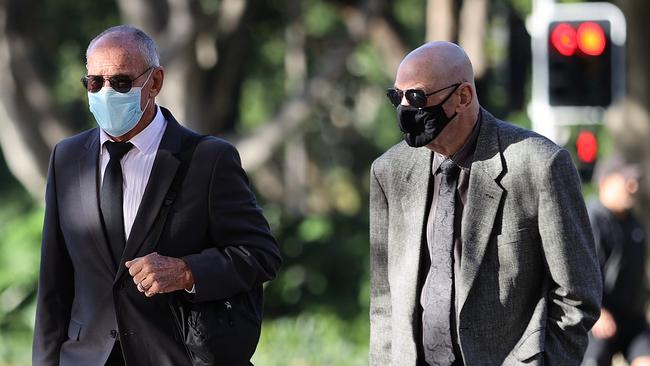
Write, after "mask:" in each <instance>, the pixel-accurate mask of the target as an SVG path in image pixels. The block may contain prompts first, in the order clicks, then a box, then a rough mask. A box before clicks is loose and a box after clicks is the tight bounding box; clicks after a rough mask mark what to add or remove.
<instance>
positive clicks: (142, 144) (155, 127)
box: [99, 104, 166, 154]
mask: <svg viewBox="0 0 650 366" xmlns="http://www.w3.org/2000/svg"><path fill="white" fill-rule="evenodd" d="M165 125H166V121H165V117H164V116H163V114H162V112H161V110H160V107H159V106H158V105H157V104H156V115H155V117H154V118H153V120H152V121H151V123H149V125H148V126H147V127H145V129H144V130H142V131H140V133H138V134H137V135H135V136H133V137H131V139H130V140H129V142H131V143H132V144H133V146H135V148H136V149H138V150H139V151H140V152H141V153H143V154H150V153H152V152H154V150H155V149H156V148H157V147H158V146H157V144H156V142H158V141H159V140H160V138H161V137H162V133H163V132H164V130H165ZM106 141H112V140H111V137H110V136H109V135H108V134H107V133H106V132H104V130H102V129H101V128H100V129H99V142H100V144H101V145H100V146H104V143H105V142H106Z"/></svg>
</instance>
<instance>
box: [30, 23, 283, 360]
mask: <svg viewBox="0 0 650 366" xmlns="http://www.w3.org/2000/svg"><path fill="white" fill-rule="evenodd" d="M86 58H87V64H86V66H87V69H88V75H86V76H84V77H83V78H82V79H81V80H82V83H83V86H84V87H85V89H86V90H87V92H88V102H89V107H90V111H91V112H92V114H93V116H94V117H95V120H96V122H97V124H98V127H97V128H94V129H91V130H88V131H85V132H83V133H81V134H78V135H76V136H72V137H70V138H67V139H65V140H63V141H61V142H59V143H58V144H57V145H56V147H55V148H54V150H53V152H52V156H51V160H50V166H49V174H48V181H47V191H46V209H45V222H44V225H43V239H42V254H41V269H40V278H39V284H38V297H37V302H36V306H37V308H36V326H35V329H34V347H33V365H36V366H43V365H51V366H54V365H63V366H65V365H70V366H73V365H74V366H78V365H89V366H90V365H109V366H115V365H129V366H131V365H134V366H143V365H152V366H164V365H170V366H182V365H191V364H196V365H198V364H200V365H215V364H218V365H235V366H238V365H248V364H249V360H250V358H251V356H252V354H253V352H254V351H255V346H256V345H257V341H258V338H259V334H260V327H259V324H260V321H261V316H262V283H263V282H265V281H267V280H270V279H272V278H273V277H274V276H275V275H276V273H277V271H278V268H279V266H280V255H279V250H278V246H277V243H276V242H275V239H274V238H273V236H272V235H271V233H270V230H269V226H268V224H267V222H266V220H265V219H264V217H263V216H262V211H261V210H260V208H259V207H258V205H257V203H256V201H255V197H254V195H253V193H252V191H251V189H250V187H249V185H248V179H247V178H246V174H245V173H244V171H243V170H242V168H241V164H240V161H239V155H238V153H237V150H236V149H235V148H234V147H233V146H232V145H231V144H229V143H228V142H226V141H224V140H221V139H218V138H216V137H208V136H200V135H197V134H196V133H195V132H193V131H190V130H188V129H186V128H184V127H182V126H181V125H180V124H179V123H178V122H177V121H176V119H175V118H174V117H173V116H172V114H171V112H170V111H169V110H167V109H165V108H163V107H161V106H159V105H157V104H156V101H155V98H156V96H157V95H158V93H160V91H161V89H162V86H163V79H164V70H163V67H162V66H161V65H160V62H159V57H158V53H157V51H156V46H155V44H154V42H153V40H152V39H151V38H150V37H149V36H148V35H147V34H145V33H144V32H142V31H141V30H139V29H136V28H133V27H129V26H117V27H113V28H109V29H107V30H106V31H104V32H103V33H101V34H100V35H98V36H97V37H96V38H95V39H93V41H92V42H91V43H90V45H89V46H88V50H87V52H86ZM172 309H174V313H172V311H171V310H172ZM181 309H183V310H184V312H182V313H181V312H180V310H181ZM172 314H176V315H177V316H176V317H174V316H172ZM183 316H184V317H183ZM188 316H190V318H189V320H188V318H187V317H188ZM178 319H181V320H178Z"/></svg>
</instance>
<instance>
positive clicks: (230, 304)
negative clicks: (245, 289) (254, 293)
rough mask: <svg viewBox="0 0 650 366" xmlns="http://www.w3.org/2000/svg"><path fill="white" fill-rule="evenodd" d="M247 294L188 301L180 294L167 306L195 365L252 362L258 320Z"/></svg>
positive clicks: (205, 365)
mask: <svg viewBox="0 0 650 366" xmlns="http://www.w3.org/2000/svg"><path fill="white" fill-rule="evenodd" d="M248 295H249V294H248V293H243V294H240V295H237V296H235V297H233V298H231V299H227V300H218V301H209V302H198V303H191V302H189V301H187V300H186V299H183V296H175V297H173V298H172V299H171V300H170V309H171V311H172V314H173V316H174V320H175V322H176V325H177V327H178V329H179V332H180V334H181V337H182V340H183V342H184V344H185V348H186V350H187V353H188V355H189V357H190V359H191V360H192V364H193V365H195V366H209V365H210V366H211V365H233V366H240V365H241V366H244V365H252V363H250V359H251V357H252V356H253V353H254V352H255V348H256V347H257V342H258V341H259V336H260V330H261V321H260V319H259V318H258V317H257V315H256V312H255V311H254V310H252V309H251V308H250V304H247V302H248V301H249V300H248V298H249V296H248Z"/></svg>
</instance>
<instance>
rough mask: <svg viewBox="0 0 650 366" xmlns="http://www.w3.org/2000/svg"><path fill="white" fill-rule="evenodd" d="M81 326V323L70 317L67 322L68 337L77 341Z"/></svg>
mask: <svg viewBox="0 0 650 366" xmlns="http://www.w3.org/2000/svg"><path fill="white" fill-rule="evenodd" d="M82 327H83V325H82V324H81V323H79V322H77V321H75V320H72V319H71V320H70V324H68V339H70V340H71V341H75V342H77V341H79V336H80V335H81V328H82Z"/></svg>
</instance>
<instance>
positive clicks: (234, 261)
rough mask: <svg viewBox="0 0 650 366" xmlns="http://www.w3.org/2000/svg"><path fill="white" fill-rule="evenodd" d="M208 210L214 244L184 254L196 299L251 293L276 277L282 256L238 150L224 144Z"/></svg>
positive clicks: (196, 300) (194, 299) (215, 165)
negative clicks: (250, 185) (256, 198)
mask: <svg viewBox="0 0 650 366" xmlns="http://www.w3.org/2000/svg"><path fill="white" fill-rule="evenodd" d="M208 200H209V207H210V208H209V215H210V238H211V240H212V242H213V243H214V244H215V246H214V247H211V248H208V249H205V250H203V251H202V252H200V253H198V254H193V255H188V256H186V257H183V259H184V260H185V262H186V263H187V264H188V266H189V267H190V269H191V271H192V275H193V277H194V284H195V291H196V293H195V294H194V296H192V297H191V300H192V301H195V302H200V301H210V300H217V299H223V298H226V297H230V296H233V295H235V294H237V293H240V292H247V291H250V290H251V289H253V288H254V287H256V286H259V285H261V284H262V283H263V282H265V281H268V280H271V279H273V278H275V276H276V275H277V272H278V270H279V268H280V264H281V258H280V251H279V249H278V245H277V243H276V241H275V239H274V238H273V236H272V235H271V231H270V229H269V225H268V223H267V222H266V219H265V218H264V216H263V215H262V210H261V209H260V208H259V207H258V205H257V203H256V200H255V196H254V194H253V192H252V191H251V189H250V187H249V182H248V178H247V176H246V173H245V172H244V170H243V169H242V167H241V162H240V159H239V153H238V152H237V150H236V149H235V147H233V146H232V145H230V144H227V143H223V144H222V146H221V148H220V153H219V155H218V157H217V158H216V160H215V163H214V166H213V168H212V176H211V182H210V194H209V197H208Z"/></svg>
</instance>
